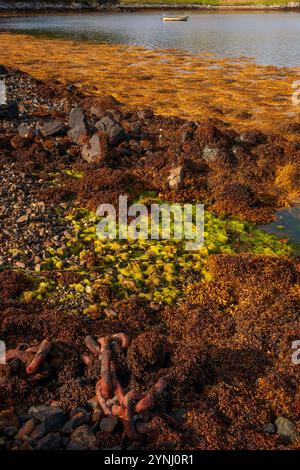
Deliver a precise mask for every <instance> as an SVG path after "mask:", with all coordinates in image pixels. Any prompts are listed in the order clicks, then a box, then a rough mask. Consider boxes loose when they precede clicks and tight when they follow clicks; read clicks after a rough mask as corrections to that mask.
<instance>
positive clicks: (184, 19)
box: [162, 16, 188, 21]
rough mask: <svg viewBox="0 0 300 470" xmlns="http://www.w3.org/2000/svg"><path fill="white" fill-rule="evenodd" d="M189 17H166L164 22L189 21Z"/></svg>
mask: <svg viewBox="0 0 300 470" xmlns="http://www.w3.org/2000/svg"><path fill="white" fill-rule="evenodd" d="M187 19H188V16H173V17H172V16H164V17H163V18H162V20H163V21H187Z"/></svg>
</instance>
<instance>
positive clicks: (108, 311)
mask: <svg viewBox="0 0 300 470" xmlns="http://www.w3.org/2000/svg"><path fill="white" fill-rule="evenodd" d="M104 314H105V315H106V316H107V317H108V318H111V319H116V318H118V314H117V312H115V311H114V310H113V309H112V308H106V309H105V310H104Z"/></svg>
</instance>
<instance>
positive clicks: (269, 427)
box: [262, 423, 276, 434]
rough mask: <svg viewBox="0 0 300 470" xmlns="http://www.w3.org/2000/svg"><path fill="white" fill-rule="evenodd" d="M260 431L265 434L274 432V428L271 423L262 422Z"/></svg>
mask: <svg viewBox="0 0 300 470" xmlns="http://www.w3.org/2000/svg"><path fill="white" fill-rule="evenodd" d="M262 432H264V433H266V434H275V432H276V429H275V426H274V424H273V423H268V424H264V425H263V427H262Z"/></svg>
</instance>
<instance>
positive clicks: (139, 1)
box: [120, 0, 289, 7]
mask: <svg viewBox="0 0 300 470" xmlns="http://www.w3.org/2000/svg"><path fill="white" fill-rule="evenodd" d="M120 3H121V5H166V4H168V5H170V6H171V5H203V6H228V7H229V6H268V7H269V6H273V5H274V6H287V5H288V4H289V1H286V0H257V1H254V0H229V1H228V0H175V1H174V0H122V2H120Z"/></svg>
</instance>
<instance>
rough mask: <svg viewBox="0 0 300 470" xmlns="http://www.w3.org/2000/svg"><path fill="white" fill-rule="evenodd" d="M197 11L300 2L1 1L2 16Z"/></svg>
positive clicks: (294, 7)
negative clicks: (96, 4)
mask: <svg viewBox="0 0 300 470" xmlns="http://www.w3.org/2000/svg"><path fill="white" fill-rule="evenodd" d="M164 9H167V10H197V11H199V10H200V11H201V10H202V11H289V12H290V11H300V2H299V3H298V2H289V3H288V4H286V5H259V4H258V5H204V4H199V3H186V4H185V3H175V4H169V3H163V2H162V3H157V4H151V3H145V4H142V3H141V4H136V3H134V4H129V3H128V4H105V5H98V6H92V5H82V4H80V3H74V4H72V5H64V4H62V3H60V2H57V3H54V4H47V3H46V4H45V3H44V2H36V3H35V5H34V6H33V5H28V4H26V3H25V2H15V3H12V4H11V5H7V4H5V5H4V4H3V3H2V2H1V1H0V16H2V17H3V16H15V15H20V14H24V15H32V14H47V13H51V14H55V13H66V14H72V13H97V12H122V11H124V12H136V11H145V10H147V11H151V10H152V11H158V10H164Z"/></svg>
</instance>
